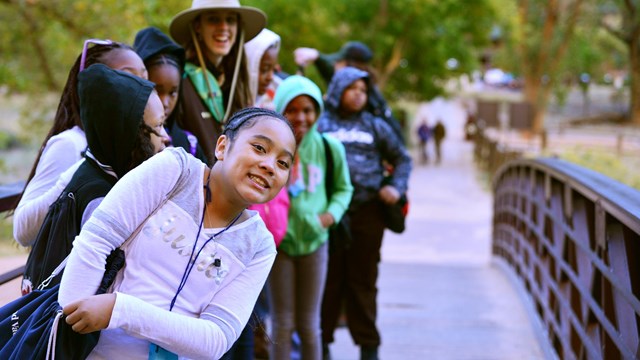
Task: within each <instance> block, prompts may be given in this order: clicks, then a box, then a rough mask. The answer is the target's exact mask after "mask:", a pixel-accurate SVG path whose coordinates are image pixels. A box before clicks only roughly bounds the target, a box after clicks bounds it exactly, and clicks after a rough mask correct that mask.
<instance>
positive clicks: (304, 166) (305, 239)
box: [278, 125, 353, 256]
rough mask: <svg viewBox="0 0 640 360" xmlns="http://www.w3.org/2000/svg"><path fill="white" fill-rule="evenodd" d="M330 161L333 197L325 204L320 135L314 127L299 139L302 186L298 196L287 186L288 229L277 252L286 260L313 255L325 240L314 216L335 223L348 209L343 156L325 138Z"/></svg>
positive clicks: (348, 184) (349, 189) (348, 186)
mask: <svg viewBox="0 0 640 360" xmlns="http://www.w3.org/2000/svg"><path fill="white" fill-rule="evenodd" d="M325 137H326V139H327V142H328V143H329V148H330V149H331V154H332V159H333V166H334V170H333V188H334V193H333V194H332V196H331V199H329V201H327V193H326V176H325V174H326V173H327V172H326V169H327V158H326V155H325V147H324V143H323V141H322V135H321V134H320V133H319V132H318V130H317V126H316V125H314V126H313V127H312V128H311V129H310V130H309V132H308V133H307V135H306V136H305V137H304V139H302V142H301V143H300V145H299V147H298V152H297V155H296V156H297V157H298V158H299V159H300V160H299V161H300V163H299V166H300V167H299V169H300V171H301V176H300V179H301V182H300V183H299V184H300V185H302V187H301V188H300V191H299V193H297V194H294V192H292V191H291V189H292V185H293V184H290V185H289V189H290V191H289V198H290V200H291V207H290V208H289V225H288V227H287V233H286V234H285V236H284V239H283V240H282V243H281V244H280V247H279V248H278V251H283V252H285V253H286V254H288V255H290V256H301V255H308V254H311V253H313V252H314V251H316V250H317V249H318V248H319V247H320V246H322V245H323V244H324V243H325V242H326V241H327V239H328V237H329V233H328V229H325V228H323V227H322V225H321V224H320V219H319V218H318V215H320V214H321V213H324V212H329V213H331V215H333V218H334V219H335V221H336V223H337V222H338V221H340V219H341V218H342V215H343V214H344V212H345V211H346V209H347V208H348V207H349V203H350V202H351V195H352V194H353V186H352V185H351V179H350V177H349V167H348V165H347V160H346V154H345V151H344V146H343V145H342V143H341V142H340V141H338V140H336V139H335V138H333V137H331V136H329V135H325Z"/></svg>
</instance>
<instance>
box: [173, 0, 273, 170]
mask: <svg viewBox="0 0 640 360" xmlns="http://www.w3.org/2000/svg"><path fill="white" fill-rule="evenodd" d="M265 23H266V15H265V14H264V13H263V12H262V11H261V10H259V9H256V8H251V7H244V6H240V3H239V1H238V0H194V1H193V4H192V6H191V8H189V9H186V10H184V11H182V12H180V13H179V14H177V15H176V16H175V17H174V18H173V20H172V21H171V25H170V27H169V31H170V33H171V37H173V39H174V40H175V41H176V42H177V43H178V44H180V45H182V46H183V47H184V48H185V50H186V58H187V62H186V64H185V68H184V70H185V76H184V81H183V83H182V89H181V91H182V97H183V101H184V114H183V116H182V117H181V123H180V126H181V127H182V128H184V129H185V130H187V131H189V132H191V133H193V134H194V135H195V136H196V137H197V138H198V141H199V143H200V146H202V149H203V150H204V152H205V155H206V156H207V158H208V160H209V163H210V164H211V163H213V161H215V157H214V150H215V139H217V138H218V136H219V135H220V134H221V132H222V128H223V126H224V125H225V122H226V120H227V118H228V117H229V114H231V113H234V112H236V111H238V110H240V109H243V108H245V107H247V106H251V105H252V104H253V97H252V95H251V90H250V86H249V74H248V71H247V64H246V62H247V61H246V57H245V55H244V52H243V44H244V42H245V41H248V40H250V39H252V38H253V37H255V36H256V35H257V34H258V33H259V32H260V31H261V30H262V29H263V28H264V26H265Z"/></svg>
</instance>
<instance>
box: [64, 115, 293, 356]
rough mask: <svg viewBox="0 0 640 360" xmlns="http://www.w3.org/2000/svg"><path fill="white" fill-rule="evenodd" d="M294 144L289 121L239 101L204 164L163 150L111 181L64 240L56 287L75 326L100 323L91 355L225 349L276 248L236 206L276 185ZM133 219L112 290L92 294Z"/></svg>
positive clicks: (265, 196)
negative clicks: (68, 245) (68, 247)
mask: <svg viewBox="0 0 640 360" xmlns="http://www.w3.org/2000/svg"><path fill="white" fill-rule="evenodd" d="M295 149H296V142H295V138H294V135H293V130H292V129H291V126H290V124H289V123H288V122H287V120H285V119H284V118H283V117H282V116H280V115H278V114H277V113H275V112H273V111H270V110H263V109H257V108H249V109H245V110H241V111H239V112H238V113H236V114H235V115H234V116H233V117H232V118H231V119H230V120H229V122H228V123H227V126H226V128H225V130H224V132H223V134H222V135H221V136H220V138H219V139H218V141H217V143H216V148H215V156H216V158H217V162H216V163H215V164H214V165H213V166H212V167H211V168H207V167H206V166H205V165H204V164H203V163H202V162H201V161H199V160H197V159H195V158H194V157H192V156H190V155H188V154H187V153H186V152H185V151H184V150H182V149H167V150H165V151H164V152H162V153H161V154H159V155H158V156H154V157H153V158H151V159H150V160H148V161H146V162H145V163H143V164H142V165H140V166H139V167H137V168H136V169H134V170H133V171H131V172H129V173H128V174H127V175H126V176H124V177H123V178H122V179H121V180H120V181H119V182H118V183H117V184H116V185H115V186H114V188H113V189H112V190H111V191H110V192H109V194H108V195H107V196H106V197H105V199H104V201H103V202H102V203H101V204H100V206H99V207H98V208H97V209H96V211H95V212H94V214H93V216H92V217H91V219H89V221H88V222H87V223H86V224H85V226H84V228H83V229H82V231H81V233H80V235H79V236H78V238H77V239H76V241H75V242H74V248H73V251H72V253H71V255H70V257H69V261H68V263H67V266H66V269H65V272H64V275H63V278H62V283H61V287H60V295H59V301H60V304H61V305H62V306H63V307H64V314H65V315H66V318H65V321H66V322H67V323H69V324H70V325H72V328H73V330H75V331H77V332H80V333H89V332H93V331H98V330H102V332H101V335H100V340H99V342H98V345H97V346H96V347H95V349H94V350H93V352H92V353H91V355H90V356H89V358H90V359H92V358H93V359H102V358H105V359H115V358H127V359H147V358H148V356H149V354H150V352H152V353H156V354H159V353H165V354H166V353H173V354H177V355H178V356H179V357H181V358H211V359H218V358H219V357H220V356H222V355H223V354H224V353H225V352H226V351H227V350H228V349H229V347H231V345H232V344H233V342H234V341H235V340H236V339H237V337H238V336H239V334H240V332H241V331H242V328H243V327H244V325H245V324H246V322H247V321H248V319H249V316H250V315H251V311H252V309H253V306H254V304H255V301H256V298H257V296H258V293H259V292H260V290H261V289H262V286H263V284H264V281H265V279H266V278H267V275H268V273H269V271H270V269H271V265H272V264H273V261H274V258H275V255H276V250H275V245H274V242H273V237H272V235H271V234H270V233H269V231H267V229H266V227H265V225H264V223H263V222H262V220H261V219H260V217H259V215H257V212H256V211H251V210H246V207H247V206H249V205H250V204H254V203H264V202H267V201H269V200H271V199H272V198H273V197H274V196H275V195H276V194H277V193H278V192H279V191H280V189H281V188H282V187H283V186H284V185H285V183H286V181H287V179H288V177H289V171H290V167H291V163H292V161H293V156H294V153H295ZM165 199H167V200H166V201H165ZM156 209H157V211H155V213H154V210H156ZM140 224H143V225H142V230H141V231H140V232H139V233H138V235H137V236H136V237H135V238H134V239H133V240H132V241H130V242H129V243H127V245H126V246H125V249H124V250H125V253H126V265H125V268H124V269H123V270H121V272H120V274H119V276H118V277H117V278H116V281H115V283H114V285H113V292H112V293H109V294H103V295H93V294H94V293H95V291H96V289H97V286H98V284H99V283H100V280H101V278H102V274H103V272H104V264H105V259H106V257H107V255H109V253H110V252H111V250H113V249H114V248H116V247H119V246H120V245H122V244H123V242H124V241H125V240H126V239H127V238H128V237H129V236H131V234H132V233H134V232H135V230H136V228H138V226H139V225H140Z"/></svg>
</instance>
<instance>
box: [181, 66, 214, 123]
mask: <svg viewBox="0 0 640 360" xmlns="http://www.w3.org/2000/svg"><path fill="white" fill-rule="evenodd" d="M184 73H185V76H188V77H189V79H191V83H192V84H193V87H194V88H195V89H196V92H197V93H198V95H199V96H200V98H201V99H202V101H203V102H204V104H205V105H206V106H207V108H208V109H209V112H211V114H213V117H214V118H215V119H216V121H218V122H222V117H223V116H224V103H223V101H222V90H220V85H218V80H217V79H216V78H215V76H213V74H211V72H209V70H207V69H204V72H203V69H202V68H201V67H199V66H196V65H194V64H192V63H190V62H187V63H186V64H185V65H184ZM205 76H207V77H208V78H209V84H210V85H211V91H212V92H213V94H212V95H211V96H209V95H210V94H209V88H208V87H207V82H206V80H205V78H204V77H205Z"/></svg>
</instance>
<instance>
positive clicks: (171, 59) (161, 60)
mask: <svg viewBox="0 0 640 360" xmlns="http://www.w3.org/2000/svg"><path fill="white" fill-rule="evenodd" d="M158 65H173V66H175V67H176V69H178V71H179V72H180V73H182V70H183V69H182V68H183V67H182V66H181V65H180V60H179V59H178V57H177V56H174V55H172V54H169V53H164V54H158V55H156V56H153V57H152V58H150V59H148V60H147V61H145V62H144V66H145V67H146V68H147V71H149V70H151V68H153V67H155V66H158Z"/></svg>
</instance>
